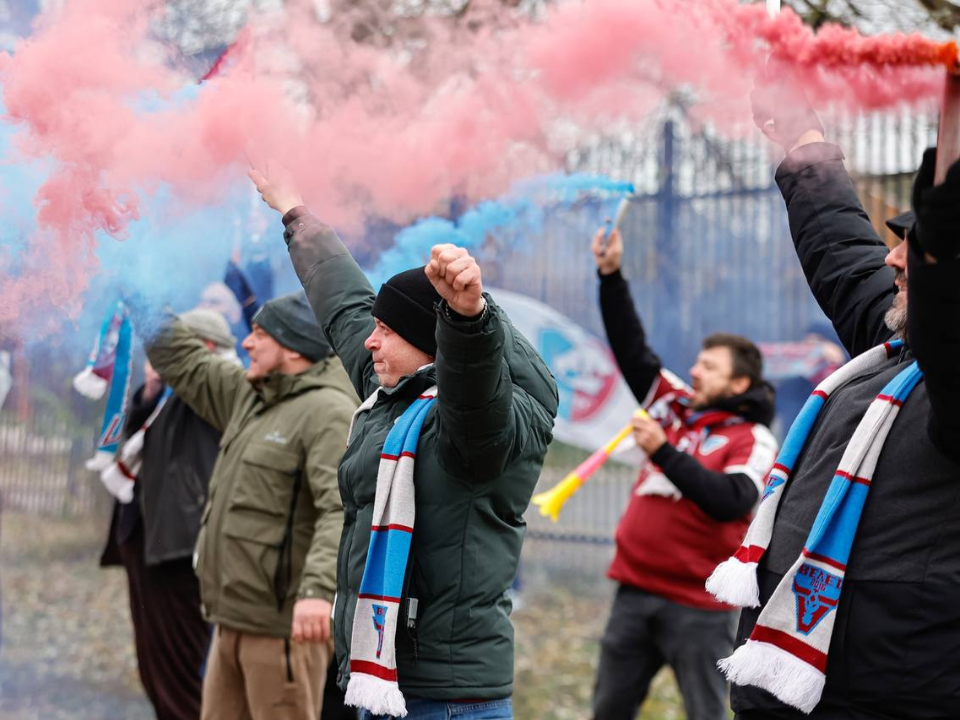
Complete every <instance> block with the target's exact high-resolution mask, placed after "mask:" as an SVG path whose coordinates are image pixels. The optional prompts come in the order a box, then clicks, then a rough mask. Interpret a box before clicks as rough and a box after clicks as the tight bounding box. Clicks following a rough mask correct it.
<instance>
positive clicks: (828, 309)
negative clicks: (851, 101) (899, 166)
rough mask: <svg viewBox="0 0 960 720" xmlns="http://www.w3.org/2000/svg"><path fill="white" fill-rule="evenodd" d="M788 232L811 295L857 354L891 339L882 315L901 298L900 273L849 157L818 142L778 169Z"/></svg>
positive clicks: (840, 335)
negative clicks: (860, 194)
mask: <svg viewBox="0 0 960 720" xmlns="http://www.w3.org/2000/svg"><path fill="white" fill-rule="evenodd" d="M776 179H777V184H778V185H779V186H780V191H781V193H782V194H783V199H784V200H785V201H786V204H787V215H788V217H789V220H790V234H791V235H792V237H793V242H794V245H795V246H796V250H797V256H798V257H799V259H800V265H801V266H802V267H803V272H804V275H806V278H807V282H808V283H809V285H810V290H811V291H812V292H813V295H814V297H815V298H816V299H817V302H818V303H819V304H820V307H821V308H822V309H823V311H824V313H826V315H827V317H829V318H830V320H831V321H832V322H833V326H834V328H836V330H837V335H838V336H839V337H840V340H841V342H843V344H844V346H845V347H846V348H847V351H848V352H849V353H850V355H851V356H856V355H859V354H860V353H862V352H864V351H866V350H868V349H870V348H871V347H873V346H875V345H878V344H879V343H881V342H883V341H885V340H888V339H889V338H890V335H891V332H890V330H889V329H888V328H887V326H886V324H885V323H884V315H885V314H886V312H887V310H888V309H889V308H890V305H891V304H892V303H893V298H894V296H895V295H896V289H895V286H894V271H893V269H892V268H889V267H887V266H886V265H884V258H885V257H886V255H887V252H888V249H887V246H886V245H884V244H883V242H882V241H881V240H880V237H879V236H878V235H877V233H876V231H875V230H874V229H873V225H872V224H871V223H870V219H869V218H868V217H867V214H866V212H864V210H863V207H862V206H861V204H860V200H859V199H858V198H857V194H856V192H855V190H854V187H853V181H852V180H851V179H850V176H849V174H848V173H847V170H846V168H845V167H844V165H843V153H841V152H840V148H838V147H837V146H836V145H831V144H828V143H825V142H813V143H809V144H805V145H802V146H800V147H798V148H796V149H795V150H793V152H791V153H790V154H789V155H788V156H787V157H786V158H785V159H784V161H783V163H782V164H781V165H780V167H779V169H778V170H777V175H776Z"/></svg>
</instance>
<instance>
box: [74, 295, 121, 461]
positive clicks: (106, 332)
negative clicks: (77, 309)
mask: <svg viewBox="0 0 960 720" xmlns="http://www.w3.org/2000/svg"><path fill="white" fill-rule="evenodd" d="M132 363H133V328H132V327H131V325H130V317H129V313H128V312H127V307H126V305H125V304H124V303H123V301H122V300H117V301H115V302H114V303H113V305H111V306H110V311H109V312H108V314H107V316H106V318H105V319H104V321H103V324H102V326H101V327H100V333H99V335H97V339H96V341H95V342H94V345H93V351H92V352H91V353H90V357H89V359H88V360H87V365H86V367H85V368H84V369H83V371H81V372H80V373H79V374H78V375H77V376H76V377H75V378H74V379H73V386H74V388H76V390H77V392H79V393H80V394H81V395H84V396H86V397H88V398H91V399H92V400H98V399H100V398H101V397H103V394H104V393H105V392H106V391H107V389H108V388H109V390H110V392H109V394H108V395H107V405H106V408H105V409H104V413H103V423H102V425H101V427H100V436H99V438H98V440H97V452H96V454H95V455H94V456H93V457H92V458H91V459H90V460H88V461H87V462H86V467H87V469H89V470H94V471H96V472H101V471H103V470H105V469H107V468H108V467H109V466H110V464H111V463H112V462H113V459H114V456H115V455H116V453H117V448H118V447H119V445H120V438H121V437H122V435H123V426H124V423H125V421H126V418H127V397H128V394H129V392H130V376H131V372H130V371H131V367H132Z"/></svg>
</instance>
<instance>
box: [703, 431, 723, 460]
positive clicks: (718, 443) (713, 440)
mask: <svg viewBox="0 0 960 720" xmlns="http://www.w3.org/2000/svg"><path fill="white" fill-rule="evenodd" d="M728 442H730V438H728V437H726V436H724V435H711V436H710V437H708V438H707V439H706V440H704V441H703V444H702V445H700V454H701V455H709V454H710V453H712V452H716V451H717V450H719V449H720V448H722V447H723V446H724V445H726V444H727V443H728Z"/></svg>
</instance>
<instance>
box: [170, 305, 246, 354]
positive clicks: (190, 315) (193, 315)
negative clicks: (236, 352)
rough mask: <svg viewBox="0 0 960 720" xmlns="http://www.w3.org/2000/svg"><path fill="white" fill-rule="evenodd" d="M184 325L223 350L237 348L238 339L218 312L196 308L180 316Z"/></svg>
mask: <svg viewBox="0 0 960 720" xmlns="http://www.w3.org/2000/svg"><path fill="white" fill-rule="evenodd" d="M179 317H180V320H181V321H183V323H184V325H186V326H187V327H188V328H190V330H191V332H193V334H194V335H196V336H197V337H198V338H200V339H201V340H209V341H210V342H212V343H213V344H214V345H216V346H217V347H218V348H219V349H221V350H230V349H232V348H234V347H236V344H237V339H236V338H235V337H234V336H233V333H232V332H231V331H230V324H229V323H228V322H227V319H226V318H225V317H224V316H223V315H221V314H220V313H218V312H217V311H216V310H208V309H206V308H194V309H193V310H188V311H187V312H185V313H181V314H180V315H179Z"/></svg>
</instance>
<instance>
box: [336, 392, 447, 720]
mask: <svg viewBox="0 0 960 720" xmlns="http://www.w3.org/2000/svg"><path fill="white" fill-rule="evenodd" d="M379 392H380V391H379V389H378V390H377V392H375V393H374V394H373V395H371V396H370V397H369V398H367V400H366V401H364V403H363V404H362V405H361V406H360V407H359V408H358V409H357V412H356V414H355V415H354V419H356V417H357V416H358V415H359V414H360V413H362V412H366V411H367V410H369V409H370V408H372V407H373V405H374V403H375V402H376V399H377V395H378V394H379ZM436 399H437V388H436V386H434V387H431V388H429V389H427V390H425V391H424V392H423V394H421V395H420V397H418V398H417V399H416V400H414V401H413V403H411V404H410V407H408V408H407V409H406V410H405V411H404V412H403V414H402V415H401V416H400V417H399V418H397V421H396V423H395V424H394V426H393V428H392V429H391V430H390V433H389V434H388V435H387V439H386V440H385V441H384V443H383V450H382V451H381V454H380V467H379V469H378V471H377V491H376V497H375V500H374V505H373V522H372V526H371V528H370V546H369V548H368V549H367V564H366V566H365V567H364V569H363V579H362V580H361V581H360V594H359V597H358V599H357V608H356V612H355V613H354V619H353V634H352V640H351V645H350V683H349V685H348V686H347V695H346V704H347V705H352V706H354V707H362V708H366V709H367V710H369V711H370V712H371V713H373V714H374V715H390V716H394V717H403V716H404V715H406V714H407V707H406V702H405V700H404V698H403V693H401V692H400V686H399V684H398V683H397V657H396V646H395V640H396V633H397V623H398V620H399V614H400V600H401V594H402V593H403V579H404V576H405V574H406V570H407V560H408V558H409V555H410V540H411V538H412V535H413V523H414V516H415V514H416V512H415V511H416V507H415V503H414V485H413V469H414V462H415V461H416V455H417V443H418V442H419V440H420V431H421V429H422V428H423V421H424V420H425V419H426V417H427V413H428V412H429V411H430V407H431V406H432V405H433V403H434V402H435V401H436ZM351 434H352V428H351Z"/></svg>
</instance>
